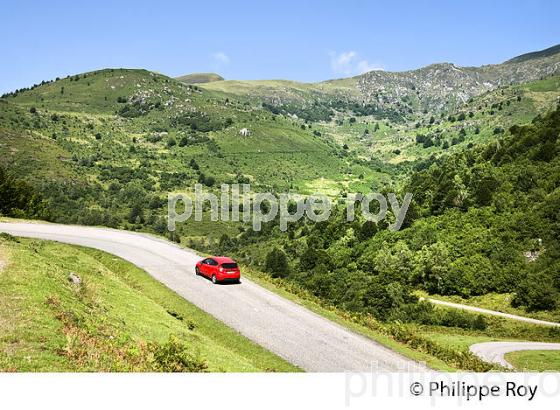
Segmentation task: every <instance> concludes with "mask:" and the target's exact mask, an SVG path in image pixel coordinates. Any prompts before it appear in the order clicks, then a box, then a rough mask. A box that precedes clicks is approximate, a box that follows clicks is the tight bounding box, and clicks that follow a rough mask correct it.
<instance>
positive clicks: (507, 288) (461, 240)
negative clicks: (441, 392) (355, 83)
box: [193, 108, 560, 327]
mask: <svg viewBox="0 0 560 410" xmlns="http://www.w3.org/2000/svg"><path fill="white" fill-rule="evenodd" d="M559 134H560V108H557V109H556V110H555V111H553V112H551V113H550V114H548V115H546V116H544V117H540V116H539V117H537V118H535V119H534V120H533V123H532V124H530V125H526V126H513V127H511V128H510V129H509V132H507V133H505V134H504V135H503V136H502V137H501V138H499V139H497V140H495V141H494V142H491V143H489V144H487V145H481V146H478V147H475V148H473V149H470V150H463V151H461V152H457V153H454V154H451V155H448V156H443V157H440V158H438V159H432V160H426V161H424V162H421V163H418V164H417V165H416V169H415V170H414V171H413V172H411V173H410V176H409V178H408V181H407V183H406V184H405V185H404V188H403V190H402V192H401V194H402V195H404V192H412V193H413V194H414V200H413V203H412V206H411V208H410V209H409V212H408V215H407V219H406V221H405V225H404V227H403V229H401V230H400V231H398V232H391V231H389V230H387V229H386V224H385V223H380V224H379V225H378V224H375V223H373V222H370V221H365V220H356V221H354V222H351V223H350V222H346V220H345V214H344V209H337V210H336V211H335V212H334V213H333V215H332V216H331V218H330V219H329V220H328V221H326V222H321V223H317V224H312V223H309V222H305V221H301V222H299V223H296V224H291V225H289V230H288V232H287V233H280V232H279V230H278V228H277V223H275V222H271V223H269V224H268V225H267V226H265V229H263V230H262V231H261V232H254V231H252V230H250V229H249V230H247V231H245V232H243V233H241V234H240V235H237V236H235V237H230V236H227V235H224V236H223V237H222V238H221V240H220V242H219V243H218V244H216V246H215V247H213V248H210V249H208V250H211V251H213V252H215V253H235V254H236V255H237V256H238V257H239V258H240V259H241V260H242V261H244V262H245V263H247V264H250V265H253V266H256V267H258V268H260V269H264V270H266V271H268V272H270V273H271V274H272V275H273V276H279V277H285V278H286V279H287V280H289V281H293V282H295V283H297V284H299V285H301V286H303V287H304V288H306V289H308V290H309V291H311V292H312V293H313V294H315V295H316V296H318V297H320V298H322V299H324V300H327V301H328V302H330V303H332V304H334V305H336V306H338V307H341V308H343V309H346V310H349V311H357V312H365V313H370V314H373V315H374V316H375V317H377V318H379V319H381V320H388V321H391V320H399V321H404V322H407V321H416V322H419V323H431V324H443V325H445V324H446V323H447V322H449V323H451V324H450V325H453V326H463V327H477V326H483V324H481V323H480V322H478V323H477V319H478V318H473V317H472V316H469V315H461V314H459V313H450V312H447V313H443V312H434V311H433V309H432V308H431V307H430V306H427V305H426V304H425V303H419V302H418V298H417V297H416V296H414V294H413V290H414V289H422V290H425V291H427V292H429V293H435V294H440V295H460V296H462V297H471V296H476V295H482V294H486V293H488V292H499V293H500V292H502V293H503V292H513V294H514V295H515V296H514V298H513V299H512V302H511V303H512V305H514V306H522V307H524V308H526V309H527V310H528V311H538V310H547V309H553V308H554V307H555V306H556V303H557V300H558V292H559V290H560V236H559V235H560V157H559V152H560V146H559ZM193 245H194V246H203V245H202V244H197V243H196V242H195V243H193ZM449 315H451V316H453V317H452V318H451V317H447V316H449ZM443 316H445V317H443ZM459 316H461V317H459ZM478 320H479V321H480V319H478Z"/></svg>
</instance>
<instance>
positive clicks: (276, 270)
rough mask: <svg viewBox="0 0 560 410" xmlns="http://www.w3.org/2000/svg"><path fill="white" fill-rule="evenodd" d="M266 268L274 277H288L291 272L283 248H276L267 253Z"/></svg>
mask: <svg viewBox="0 0 560 410" xmlns="http://www.w3.org/2000/svg"><path fill="white" fill-rule="evenodd" d="M265 268H266V270H267V271H269V272H270V273H271V274H272V277H274V278H280V277H286V276H288V273H289V266H288V258H287V257H286V254H285V253H284V251H283V250H281V249H278V248H274V249H272V250H271V251H270V252H269V253H268V254H267V255H266V262H265Z"/></svg>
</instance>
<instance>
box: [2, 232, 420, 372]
mask: <svg viewBox="0 0 560 410" xmlns="http://www.w3.org/2000/svg"><path fill="white" fill-rule="evenodd" d="M0 232H6V233H9V234H11V235H14V236H22V237H30V238H39V239H47V240H53V241H58V242H64V243H69V244H74V245H80V246H86V247H90V248H95V249H100V250H102V251H105V252H109V253H111V254H114V255H116V256H119V257H121V258H123V259H125V260H127V261H129V262H131V263H133V264H135V265H136V266H138V267H140V268H142V269H144V270H145V271H146V272H148V273H149V274H150V275H151V276H153V277H154V278H155V279H157V280H158V281H160V282H161V283H163V284H165V285H166V286H168V287H169V288H170V289H172V290H174V291H175V292H177V293H178V294H179V295H181V296H182V297H184V298H185V299H186V300H188V301H189V302H191V303H193V304H195V305H196V306H198V307H199V308H201V309H202V310H204V311H206V312H208V313H210V314H211V315H212V316H214V317H216V318H217V319H219V320H221V321H222V322H224V323H225V324H227V325H228V326H230V327H232V328H233V329H236V330H237V331H239V332H240V333H241V334H243V335H245V336H246V337H248V338H249V339H251V340H253V341H254V342H256V343H258V344H259V345H261V346H263V347H265V348H266V349H268V350H270V351H272V352H274V353H276V354H277V355H279V356H281V357H283V358H284V359H286V360H287V361H289V362H291V363H293V364H295V365H296V366H299V367H300V368H302V369H303V370H306V371H312V372H335V371H336V372H343V371H362V372H366V371H392V372H395V371H425V370H427V368H426V367H425V366H423V365H421V364H418V363H416V362H414V361H412V360H410V359H407V358H405V357H404V356H401V355H400V354H398V353H395V352H393V351H392V350H390V349H388V348H386V347H384V346H382V345H380V344H378V343H376V342H374V341H373V340H370V339H368V338H366V337H363V336H361V335H358V334H356V333H354V332H352V331H350V330H348V329H346V328H343V327H342V326H340V325H338V324H336V323H334V322H331V321H329V320H327V319H325V318H323V317H321V316H319V315H317V314H315V313H313V312H311V311H309V310H308V309H306V308H304V307H302V306H300V305H298V304H296V303H294V302H291V301H289V300H286V299H284V298H282V297H280V296H278V295H276V294H274V293H272V292H270V291H268V290H266V289H264V288H262V287H261V286H259V285H257V284H255V283H254V282H252V281H250V280H248V279H245V278H242V283H241V284H239V285H213V284H212V283H211V282H210V281H209V280H206V279H204V278H202V277H197V276H195V274H194V266H195V263H196V262H197V261H198V260H199V259H200V256H198V255H197V254H196V253H195V252H194V251H192V250H188V249H182V248H180V247H178V246H176V245H174V244H172V243H170V242H167V241H165V240H163V239H159V238H156V237H153V236H150V235H146V234H139V233H132V232H127V231H119V230H114V229H107V228H93V227H81V226H73V225H58V224H47V223H23V222H21V223H20V222H14V223H0Z"/></svg>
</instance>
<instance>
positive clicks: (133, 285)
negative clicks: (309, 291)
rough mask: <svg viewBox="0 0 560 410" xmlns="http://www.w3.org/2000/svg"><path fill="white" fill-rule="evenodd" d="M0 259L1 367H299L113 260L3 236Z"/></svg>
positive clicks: (91, 252)
mask: <svg viewBox="0 0 560 410" xmlns="http://www.w3.org/2000/svg"><path fill="white" fill-rule="evenodd" d="M0 260H1V262H2V263H1V264H0V370H2V371H201V370H206V371H236V372H244V371H297V370H298V369H297V368H295V367H294V366H292V365H291V364H289V363H287V362H285V361H284V360H283V359H281V358H279V357H277V356H275V355H274V354H272V353H271V352H268V351H267V350H265V349H263V348H262V347H260V346H258V345H256V344H255V343H253V342H251V341H250V340H248V339H246V338H245V337H243V336H241V335H240V334H239V333H237V332H235V331H234V330H232V329H230V328H228V327H227V326H225V325H224V324H223V323H221V322H219V321H218V320H216V319H214V318H213V317H211V316H210V315H208V314H206V313H204V312H203V311H201V310H200V309H198V308H197V307H195V306H194V305H192V304H190V303H188V302H187V301H185V300H184V299H183V298H181V297H180V296H179V295H177V294H175V293H174V292H173V291H171V290H170V289H168V288H167V287H165V286H164V285H162V284H160V283H159V282H157V281H156V280H155V279H153V278H151V277H150V276H149V275H148V274H147V273H145V272H144V271H142V270H141V269H138V268H137V267H135V266H134V265H132V264H130V263H128V262H126V261H124V260H122V259H120V258H117V257H114V256H113V255H110V254H107V253H104V252H101V251H97V250H93V249H88V248H81V247H76V246H70V245H63V244H59V243H56V242H50V241H39V240H29V239H16V238H12V237H10V236H8V235H2V237H1V238H0ZM71 272H73V273H74V274H75V275H76V276H77V277H78V278H79V281H80V283H72V282H71V281H69V274H70V273H71Z"/></svg>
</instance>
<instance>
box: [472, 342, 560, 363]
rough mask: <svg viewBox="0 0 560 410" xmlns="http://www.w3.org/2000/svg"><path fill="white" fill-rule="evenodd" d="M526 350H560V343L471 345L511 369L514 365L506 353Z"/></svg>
mask: <svg viewBox="0 0 560 410" xmlns="http://www.w3.org/2000/svg"><path fill="white" fill-rule="evenodd" d="M524 350H560V343H540V342H484V343H477V344H474V345H472V346H471V347H470V351H471V352H473V353H474V354H475V355H477V356H478V357H480V358H481V359H482V360H484V361H486V362H489V363H497V364H499V365H502V366H504V367H507V368H509V369H513V366H512V365H511V364H510V363H508V361H507V360H506V359H505V357H504V355H505V354H506V353H510V352H517V351H524Z"/></svg>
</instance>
